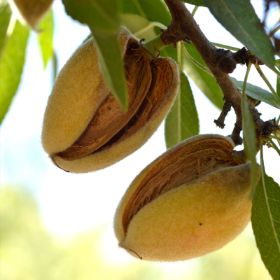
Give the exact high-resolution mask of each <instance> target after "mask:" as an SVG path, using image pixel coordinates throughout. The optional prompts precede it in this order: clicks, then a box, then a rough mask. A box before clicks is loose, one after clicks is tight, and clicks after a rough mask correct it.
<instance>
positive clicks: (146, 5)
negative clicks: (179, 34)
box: [122, 0, 171, 26]
mask: <svg viewBox="0 0 280 280" xmlns="http://www.w3.org/2000/svg"><path fill="white" fill-rule="evenodd" d="M122 13H124V14H127V13H128V14H136V15H140V16H142V17H144V18H146V19H148V20H149V21H157V22H160V23H162V24H164V25H165V26H167V25H168V24H169V23H170V21H171V16H170V13H169V11H168V9H167V8H166V5H165V4H164V3H163V1H162V0H152V1H151V0H122Z"/></svg>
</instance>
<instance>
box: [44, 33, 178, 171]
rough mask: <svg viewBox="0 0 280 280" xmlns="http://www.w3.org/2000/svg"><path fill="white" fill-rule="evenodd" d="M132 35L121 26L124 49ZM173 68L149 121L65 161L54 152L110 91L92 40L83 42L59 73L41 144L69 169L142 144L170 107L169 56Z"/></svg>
mask: <svg viewBox="0 0 280 280" xmlns="http://www.w3.org/2000/svg"><path fill="white" fill-rule="evenodd" d="M131 37H132V36H131V34H130V33H129V32H128V31H127V30H126V29H124V28H122V29H121V31H120V34H119V40H120V44H121V46H122V49H123V52H124V51H125V49H126V45H127V42H128V40H129V38H131ZM168 60H169V61H170V65H171V66H172V68H173V71H174V77H175V78H174V81H173V84H172V85H171V89H170V92H171V94H170V93H167V94H166V98H165V100H164V101H163V102H162V103H161V106H159V110H158V111H157V112H156V114H154V115H153V116H152V117H151V118H150V119H149V121H148V122H147V123H146V124H144V125H143V127H142V128H141V129H139V130H138V131H137V132H136V133H134V134H133V135H131V136H129V137H127V138H126V139H125V141H119V142H118V143H116V144H113V145H112V146H109V147H107V148H106V149H102V150H101V151H99V152H96V153H93V154H91V155H89V156H86V157H84V158H81V159H76V160H64V159H63V158H61V157H59V156H53V155H54V154H56V153H58V152H61V151H64V150H65V149H67V148H68V147H70V146H71V145H72V144H73V143H74V142H75V141H76V139H78V137H79V136H80V135H81V134H82V132H83V131H84V130H85V128H86V127H87V125H88V123H89V122H90V120H91V118H92V116H93V115H94V113H95V111H96V110H97V108H98V107H99V105H100V104H101V102H102V101H103V100H104V99H105V98H106V96H107V95H108V94H109V91H108V90H107V89H106V86H105V84H104V81H103V79H102V75H101V72H100V70H99V65H98V57H97V51H96V48H95V46H94V43H93V40H92V39H90V40H88V41H87V42H85V43H84V44H83V45H82V46H81V47H80V48H79V49H78V50H77V51H76V52H75V53H74V54H73V56H72V57H71V58H70V59H69V61H68V62H67V63H66V64H65V66H64V67H63V69H62V70H61V72H60V73H59V75H58V77H57V80H56V83H55V86H54V89H53V92H52V94H51V96H50V98H49V101H48V105H47V108H46V112H45V117H44V123H43V132H42V143H43V147H44V149H45V150H46V151H47V153H48V154H49V155H51V156H52V159H53V161H54V162H55V164H56V165H58V166H59V167H60V168H62V169H64V170H66V171H70V172H77V173H81V172H90V171H93V170H98V169H101V168H105V167H107V166H109V165H111V164H113V163H115V162H117V161H119V160H121V159H123V158H124V157H126V156H127V155H129V154H131V153H132V152H134V151H135V150H136V149H138V148H139V147H141V146H142V145H143V144H144V143H145V142H146V140H147V139H148V138H149V137H150V136H151V135H152V134H153V132H154V131H155V130H156V129H157V128H158V126H159V125H160V123H161V121H162V120H163V118H164V117H165V115H166V114H167V112H168V110H169V109H170V107H171V106H172V104H173V102H174V99H175V97H176V94H177V88H178V84H179V74H178V67H177V65H176V63H175V62H174V61H173V60H171V59H168Z"/></svg>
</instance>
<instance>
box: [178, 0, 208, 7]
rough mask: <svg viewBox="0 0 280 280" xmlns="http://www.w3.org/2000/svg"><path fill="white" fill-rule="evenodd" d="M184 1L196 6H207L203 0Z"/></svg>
mask: <svg viewBox="0 0 280 280" xmlns="http://www.w3.org/2000/svg"><path fill="white" fill-rule="evenodd" d="M183 1H184V2H186V3H188V4H192V5H195V6H206V5H205V3H204V1H203V0H183Z"/></svg>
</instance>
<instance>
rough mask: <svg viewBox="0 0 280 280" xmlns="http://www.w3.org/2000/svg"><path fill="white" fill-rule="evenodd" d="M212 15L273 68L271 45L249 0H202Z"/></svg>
mask: <svg viewBox="0 0 280 280" xmlns="http://www.w3.org/2000/svg"><path fill="white" fill-rule="evenodd" d="M204 3H205V4H206V5H207V7H208V8H209V9H210V11H211V13H212V14H213V15H214V17H215V18H216V19H217V20H218V21H219V22H220V23H221V24H222V25H223V27H224V28H226V29H227V30H228V31H229V32H230V33H231V34H232V35H233V36H235V37H236V39H237V40H239V41H240V42H241V43H242V44H244V45H245V46H246V47H247V48H248V49H249V50H250V51H252V52H253V53H254V54H255V55H256V56H257V57H258V58H260V59H261V60H262V61H263V62H264V63H265V64H266V65H267V66H269V67H271V68H274V55H273V47H272V44H271V42H270V40H269V38H268V36H267V35H266V34H265V32H264V29H263V26H262V24H261V22H260V20H259V18H258V17H257V15H256V13H255V10H254V8H253V6H252V5H251V3H250V1H249V0H235V1H232V0H216V1H212V0H204Z"/></svg>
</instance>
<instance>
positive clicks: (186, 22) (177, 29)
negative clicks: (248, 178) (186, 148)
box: [161, 0, 261, 144]
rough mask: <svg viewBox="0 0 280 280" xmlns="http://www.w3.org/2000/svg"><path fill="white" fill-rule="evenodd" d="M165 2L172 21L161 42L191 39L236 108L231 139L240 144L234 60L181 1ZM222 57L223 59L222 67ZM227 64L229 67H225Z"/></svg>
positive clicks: (240, 118) (238, 98)
mask: <svg viewBox="0 0 280 280" xmlns="http://www.w3.org/2000/svg"><path fill="white" fill-rule="evenodd" d="M165 3H166V5H167V6H168V8H169V10H170V13H171V15H172V21H171V24H170V26H169V27H168V28H167V29H166V30H165V31H163V33H162V35H161V39H162V41H163V43H164V44H175V43H176V42H178V41H181V40H190V41H191V42H192V43H193V44H194V46H195V47H196V48H197V50H198V51H199V52H200V54H201V56H202V57H203V59H204V61H205V62H206V64H207V66H208V68H209V69H210V71H211V72H212V73H213V75H214V76H215V78H216V80H217V83H218V84H219V86H220V87H221V89H222V91H223V94H224V99H225V102H226V103H227V104H230V105H231V106H232V107H233V109H234V111H235V114H236V123H235V127H234V129H233V132H232V139H233V141H234V142H235V143H236V144H240V132H241V130H242V113H241V94H240V93H239V91H238V89H237V88H236V87H235V85H234V84H233V83H232V81H231V80H230V78H229V76H228V74H227V73H230V72H232V71H233V70H234V68H235V65H236V62H235V65H234V66H233V65H231V63H233V62H232V60H233V59H232V56H229V55H228V54H227V53H226V52H224V56H223V57H222V58H221V55H223V52H221V50H219V49H217V48H216V47H215V46H214V45H212V44H211V42H210V41H208V39H207V38H206V36H205V35H204V34H203V32H202V31H201V29H200V28H199V26H198V25H197V23H196V22H195V20H194V18H193V16H192V15H191V13H190V12H189V11H188V10H187V8H186V7H185V4H184V3H183V2H181V1H179V0H165ZM221 59H222V60H223V63H222V64H223V65H222V67H221ZM227 59H228V60H227ZM224 65H226V67H224ZM228 65H229V67H227V66H228ZM225 68H226V69H227V68H228V69H229V70H230V71H225ZM227 106H228V105H227ZM251 109H252V113H253V117H254V119H255V120H257V122H256V123H257V124H260V123H261V120H260V118H259V114H258V113H257V111H256V109H255V108H251Z"/></svg>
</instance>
